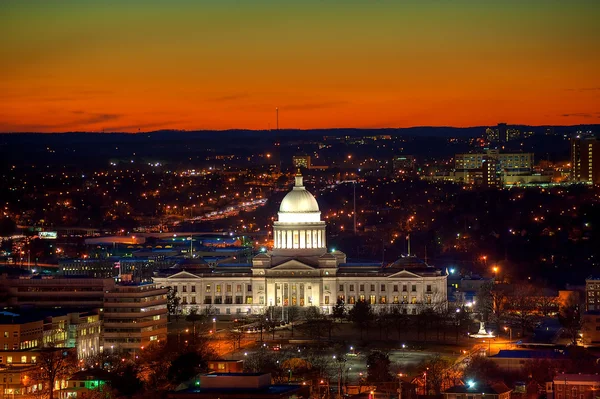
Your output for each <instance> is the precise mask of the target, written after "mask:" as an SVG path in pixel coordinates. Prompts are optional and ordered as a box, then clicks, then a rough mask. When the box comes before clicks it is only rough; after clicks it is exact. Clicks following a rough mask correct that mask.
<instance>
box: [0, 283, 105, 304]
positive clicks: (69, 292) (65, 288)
mask: <svg viewBox="0 0 600 399" xmlns="http://www.w3.org/2000/svg"><path fill="white" fill-rule="evenodd" d="M114 285H115V281H114V279H112V278H68V277H52V276H32V277H30V276H26V277H19V278H12V277H9V276H7V275H1V276H0V291H4V295H3V296H4V297H5V299H4V301H3V303H1V305H3V306H7V307H19V306H35V307H36V308H57V307H62V308H69V309H76V308H85V309H96V308H101V307H102V304H103V302H104V292H105V291H107V290H110V289H111V288H112V287H114Z"/></svg>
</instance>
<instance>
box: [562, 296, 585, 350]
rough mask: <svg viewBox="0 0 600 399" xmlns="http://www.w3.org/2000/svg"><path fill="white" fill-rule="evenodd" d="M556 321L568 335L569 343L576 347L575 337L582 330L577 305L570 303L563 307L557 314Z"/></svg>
mask: <svg viewBox="0 0 600 399" xmlns="http://www.w3.org/2000/svg"><path fill="white" fill-rule="evenodd" d="M558 321H559V322H560V324H561V325H562V326H563V328H564V329H565V330H566V331H567V333H568V334H569V338H570V339H571V343H572V344H573V345H577V337H578V335H579V331H580V330H581V328H582V320H581V311H580V310H579V305H578V304H576V303H570V304H568V305H567V306H565V307H563V308H562V309H561V310H560V313H559V314H558Z"/></svg>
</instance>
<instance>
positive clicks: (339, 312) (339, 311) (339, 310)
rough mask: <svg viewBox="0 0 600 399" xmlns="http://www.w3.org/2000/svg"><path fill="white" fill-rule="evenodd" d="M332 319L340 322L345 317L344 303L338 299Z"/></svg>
mask: <svg viewBox="0 0 600 399" xmlns="http://www.w3.org/2000/svg"><path fill="white" fill-rule="evenodd" d="M333 317H334V318H335V319H338V320H342V319H343V318H344V317H346V306H345V305H344V301H342V300H341V299H338V300H337V302H336V304H335V306H334V307H333Z"/></svg>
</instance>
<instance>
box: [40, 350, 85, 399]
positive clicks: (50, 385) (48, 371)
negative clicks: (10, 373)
mask: <svg viewBox="0 0 600 399" xmlns="http://www.w3.org/2000/svg"><path fill="white" fill-rule="evenodd" d="M37 365H38V366H39V368H37V369H36V370H35V372H34V375H33V376H32V379H33V380H34V381H38V382H40V383H42V384H43V392H44V393H46V395H47V397H48V398H49V399H53V398H54V384H55V383H56V381H58V380H60V379H63V378H67V377H69V376H71V374H73V373H74V372H75V371H76V370H77V356H76V355H75V351H74V350H73V349H67V348H54V347H50V348H47V349H44V350H42V351H41V352H40V355H39V356H38V360H37Z"/></svg>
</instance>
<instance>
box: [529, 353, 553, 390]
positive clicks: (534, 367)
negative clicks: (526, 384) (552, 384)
mask: <svg viewBox="0 0 600 399" xmlns="http://www.w3.org/2000/svg"><path fill="white" fill-rule="evenodd" d="M554 366H555V365H554V364H553V362H552V361H551V360H550V359H529V360H526V361H525V364H523V368H522V370H523V374H524V375H527V376H529V377H530V378H531V379H532V380H534V381H535V382H537V383H538V384H540V385H543V384H544V383H546V381H552V379H553V378H554V375H555V374H556V370H555V367H554Z"/></svg>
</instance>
